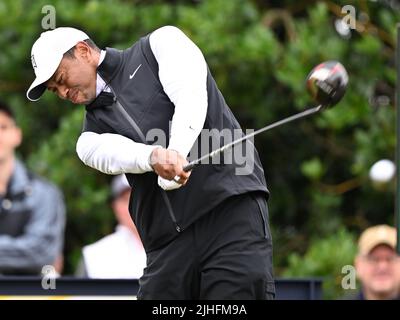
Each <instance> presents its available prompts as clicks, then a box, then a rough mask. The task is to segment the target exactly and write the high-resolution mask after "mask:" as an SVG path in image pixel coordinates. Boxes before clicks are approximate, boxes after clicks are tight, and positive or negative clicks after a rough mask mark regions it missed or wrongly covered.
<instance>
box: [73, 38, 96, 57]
mask: <svg viewBox="0 0 400 320" xmlns="http://www.w3.org/2000/svg"><path fill="white" fill-rule="evenodd" d="M75 56H77V57H80V58H81V59H83V60H86V61H91V59H92V50H91V49H90V47H89V46H88V44H87V43H86V42H84V41H79V42H78V43H77V44H76V45H75Z"/></svg>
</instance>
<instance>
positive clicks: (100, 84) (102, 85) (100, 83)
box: [96, 50, 111, 97]
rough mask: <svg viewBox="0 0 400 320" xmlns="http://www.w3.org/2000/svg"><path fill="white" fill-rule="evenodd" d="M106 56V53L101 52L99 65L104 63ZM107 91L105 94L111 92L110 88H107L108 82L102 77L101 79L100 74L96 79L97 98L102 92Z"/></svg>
mask: <svg viewBox="0 0 400 320" xmlns="http://www.w3.org/2000/svg"><path fill="white" fill-rule="evenodd" d="M105 56H106V51H105V50H101V52H100V59H99V64H98V65H97V66H99V65H101V63H102V62H103V60H104V58H105ZM102 91H105V92H111V90H110V88H109V87H108V86H107V84H106V82H105V81H104V80H103V78H102V77H100V75H99V74H97V78H96V97H97V96H98V95H99V94H100V92H102Z"/></svg>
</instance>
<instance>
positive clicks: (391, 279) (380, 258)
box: [352, 225, 400, 300]
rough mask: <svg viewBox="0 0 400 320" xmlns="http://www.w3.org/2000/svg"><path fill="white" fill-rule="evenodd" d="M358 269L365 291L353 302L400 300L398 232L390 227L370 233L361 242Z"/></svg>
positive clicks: (373, 229) (367, 230) (365, 233)
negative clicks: (397, 250) (397, 251)
mask: <svg viewBox="0 0 400 320" xmlns="http://www.w3.org/2000/svg"><path fill="white" fill-rule="evenodd" d="M355 267H356V271H357V276H358V278H359V280H360V282H361V290H360V291H359V293H358V294H357V295H356V296H354V297H352V298H353V299H356V300H390V299H393V300H397V299H400V257H399V256H398V254H397V253H396V229H395V228H392V227H389V226H387V225H378V226H374V227H371V228H368V229H366V230H365V231H364V232H363V233H362V235H361V237H360V239H359V242H358V255H357V257H356V259H355Z"/></svg>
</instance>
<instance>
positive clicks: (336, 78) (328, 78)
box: [183, 61, 349, 172]
mask: <svg viewBox="0 0 400 320" xmlns="http://www.w3.org/2000/svg"><path fill="white" fill-rule="evenodd" d="M348 79H349V78H348V75H347V72H346V69H345V68H344V67H343V65H342V64H341V63H340V62H337V61H326V62H323V63H320V64H319V65H317V66H316V67H314V68H313V69H312V70H311V72H310V73H309V75H308V76H307V90H308V92H309V93H310V94H311V96H312V98H313V99H314V101H316V102H317V103H318V106H317V107H314V108H310V109H307V110H305V111H302V112H300V113H297V114H295V115H293V116H290V117H287V118H285V119H282V120H280V121H277V122H274V123H272V124H270V125H268V126H266V127H263V128H261V129H259V130H257V131H255V132H253V133H251V134H248V135H245V136H243V137H242V138H239V139H237V140H235V141H232V142H231V143H228V144H226V145H224V146H222V147H221V148H219V149H216V150H214V151H212V152H210V153H208V154H206V155H204V156H202V157H200V158H199V159H196V160H194V161H192V162H190V163H189V164H187V165H186V166H184V167H183V171H185V172H188V171H190V170H192V169H193V168H195V167H196V166H198V165H200V164H201V163H202V162H203V161H204V160H206V159H209V158H213V157H215V156H216V155H218V154H220V153H223V152H224V151H226V150H228V149H230V148H232V147H234V146H235V145H237V144H239V143H241V142H243V141H245V140H247V139H249V138H252V137H254V136H256V135H258V134H260V133H262V132H265V131H268V130H271V129H273V128H276V127H279V126H281V125H283V124H285V123H289V122H292V121H294V120H297V119H301V118H304V117H307V116H309V115H312V114H314V113H317V112H319V111H321V110H324V109H327V108H330V107H333V106H334V105H336V104H337V103H338V102H339V101H340V99H341V98H342V97H343V96H344V94H345V92H346V87H347V83H348Z"/></svg>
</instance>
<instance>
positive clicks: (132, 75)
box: [129, 64, 142, 79]
mask: <svg viewBox="0 0 400 320" xmlns="http://www.w3.org/2000/svg"><path fill="white" fill-rule="evenodd" d="M141 66H142V64H139V66H138V67H137V68H136V70H135V71H133V73H132V74H130V75H129V79H132V78H133V77H134V76H135V74H136V72H137V71H138V70H139V68H140V67H141Z"/></svg>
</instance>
